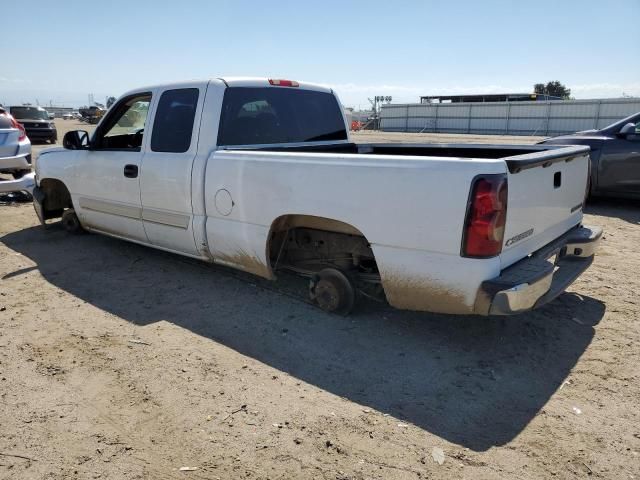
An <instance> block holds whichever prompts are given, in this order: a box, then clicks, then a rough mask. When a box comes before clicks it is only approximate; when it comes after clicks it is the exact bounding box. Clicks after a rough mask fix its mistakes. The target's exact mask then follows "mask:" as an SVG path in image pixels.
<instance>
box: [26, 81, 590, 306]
mask: <svg viewBox="0 0 640 480" xmlns="http://www.w3.org/2000/svg"><path fill="white" fill-rule="evenodd" d="M152 99H153V101H152ZM142 112H144V114H142ZM63 145H64V148H62V149H49V150H46V151H45V152H43V153H42V154H41V155H40V157H39V158H38V162H37V164H36V179H37V187H36V188H35V190H34V193H33V196H34V206H35V209H36V212H37V214H38V216H39V218H40V220H41V222H43V223H44V222H45V221H46V220H47V219H50V218H59V217H62V224H63V225H64V227H65V228H66V229H67V230H68V231H70V232H78V231H81V230H82V229H86V230H90V231H94V232H99V233H104V234H106V235H112V236H115V237H118V238H122V239H126V240H130V241H133V242H137V243H141V244H145V245H149V246H152V247H155V248H159V249H162V250H166V251H170V252H175V253H178V254H182V255H187V256H190V257H194V258H198V259H201V260H205V261H209V262H213V263H218V264H222V265H226V266H229V267H233V268H237V269H241V270H244V271H247V272H250V273H253V274H256V275H259V276H262V277H265V278H268V279H275V277H276V275H277V274H278V273H279V272H281V271H284V270H289V271H293V272H295V273H297V274H299V275H301V276H303V277H307V278H309V279H310V283H309V295H310V297H311V299H312V300H313V301H314V302H316V303H317V304H318V305H319V306H320V307H321V308H323V309H325V310H327V311H331V312H339V313H346V312H348V311H350V310H351V308H352V307H353V305H354V301H355V299H356V297H357V296H358V295H360V294H361V293H362V294H365V295H369V296H371V295H380V297H381V299H382V298H384V297H386V299H387V300H388V302H389V303H390V304H391V305H393V306H395V307H397V308H401V309H410V310H424V311H432V312H444V313H457V314H470V313H475V314H481V315H488V314H513V313H518V312H523V311H527V310H530V309H532V308H536V307H539V306H540V305H543V304H545V303H547V302H549V301H551V300H552V299H553V298H555V297H556V296H557V295H559V294H560V293H561V292H563V291H564V290H565V288H566V287H567V286H568V285H569V284H571V283H572V282H573V280H574V279H575V278H577V277H578V276H579V275H580V274H581V273H582V272H583V271H584V270H585V269H586V268H587V267H588V266H589V265H590V264H591V262H592V260H593V255H594V252H595V250H596V247H597V245H598V242H599V240H600V237H601V234H602V231H601V229H599V228H596V227H586V226H583V225H582V206H583V200H584V192H585V186H586V184H587V177H588V169H589V148H588V147H584V146H568V147H557V146H553V145H526V146H513V145H510V146H505V145H453V144H449V145H428V144H427V145H415V144H402V143H399V144H364V145H363V144H355V143H352V142H350V140H349V128H348V125H347V124H346V121H345V116H344V114H343V112H342V109H341V107H340V102H339V101H338V98H337V97H336V95H335V94H334V92H333V91H332V90H331V89H328V88H325V87H322V86H318V85H312V84H307V83H299V82H295V81H290V80H274V79H269V80H266V79H232V78H226V79H216V80H211V81H208V82H188V83H180V84H171V85H159V86H156V87H151V88H144V89H139V90H133V91H131V92H129V93H127V94H125V95H124V96H123V97H122V98H120V99H119V100H118V101H117V102H116V103H115V104H114V105H113V106H112V107H111V108H110V109H109V111H108V112H107V113H106V115H105V116H104V118H103V119H102V120H101V121H100V123H99V124H98V126H97V128H96V130H95V133H94V134H93V136H92V137H91V138H89V134H88V133H87V132H86V131H82V130H76V131H72V132H69V133H67V134H66V135H65V137H64V139H63Z"/></svg>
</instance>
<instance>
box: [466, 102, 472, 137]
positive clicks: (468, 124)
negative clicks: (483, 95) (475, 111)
mask: <svg viewBox="0 0 640 480" xmlns="http://www.w3.org/2000/svg"><path fill="white" fill-rule="evenodd" d="M472 108H473V103H470V104H469V120H468V121H467V133H471V109H472Z"/></svg>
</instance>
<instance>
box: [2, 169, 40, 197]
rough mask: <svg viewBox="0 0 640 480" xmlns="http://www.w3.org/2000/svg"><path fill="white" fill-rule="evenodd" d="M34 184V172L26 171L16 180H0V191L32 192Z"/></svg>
mask: <svg viewBox="0 0 640 480" xmlns="http://www.w3.org/2000/svg"><path fill="white" fill-rule="evenodd" d="M35 186H36V179H35V174H34V173H28V174H26V175H24V176H23V177H21V178H18V179H17V180H3V181H0V193H11V192H28V193H31V194H33V189H34V188H35Z"/></svg>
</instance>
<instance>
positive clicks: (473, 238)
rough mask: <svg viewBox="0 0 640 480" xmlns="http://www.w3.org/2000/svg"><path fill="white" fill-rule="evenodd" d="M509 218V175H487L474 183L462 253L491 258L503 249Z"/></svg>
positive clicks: (468, 255)
mask: <svg viewBox="0 0 640 480" xmlns="http://www.w3.org/2000/svg"><path fill="white" fill-rule="evenodd" d="M506 220H507V177H506V176H505V175H484V176H482V177H478V178H477V179H476V180H475V182H474V183H473V185H472V187H471V198H470V200H469V206H468V207H467V217H466V220H465V224H464V235H463V239H462V255H463V256H465V257H476V258H488V257H495V256H496V255H499V254H500V252H501V251H502V241H503V239H504V226H505V223H506Z"/></svg>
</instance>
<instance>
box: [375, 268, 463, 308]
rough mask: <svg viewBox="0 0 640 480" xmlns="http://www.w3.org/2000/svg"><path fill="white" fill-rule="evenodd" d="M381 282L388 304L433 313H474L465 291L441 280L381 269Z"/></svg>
mask: <svg viewBox="0 0 640 480" xmlns="http://www.w3.org/2000/svg"><path fill="white" fill-rule="evenodd" d="M381 277H382V286H383V287H384V293H385V295H386V296H387V301H388V302H389V304H391V305H392V306H394V307H396V308H400V309H404V310H416V311H425V312H434V313H456V314H468V313H473V304H471V305H469V304H468V303H467V300H466V299H465V295H464V294H463V293H462V292H461V291H459V290H456V289H454V288H451V287H450V286H447V285H443V284H442V283H441V282H438V281H436V280H432V279H429V278H422V277H420V278H419V277H411V276H407V275H402V274H398V273H393V272H391V273H389V272H381Z"/></svg>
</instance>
